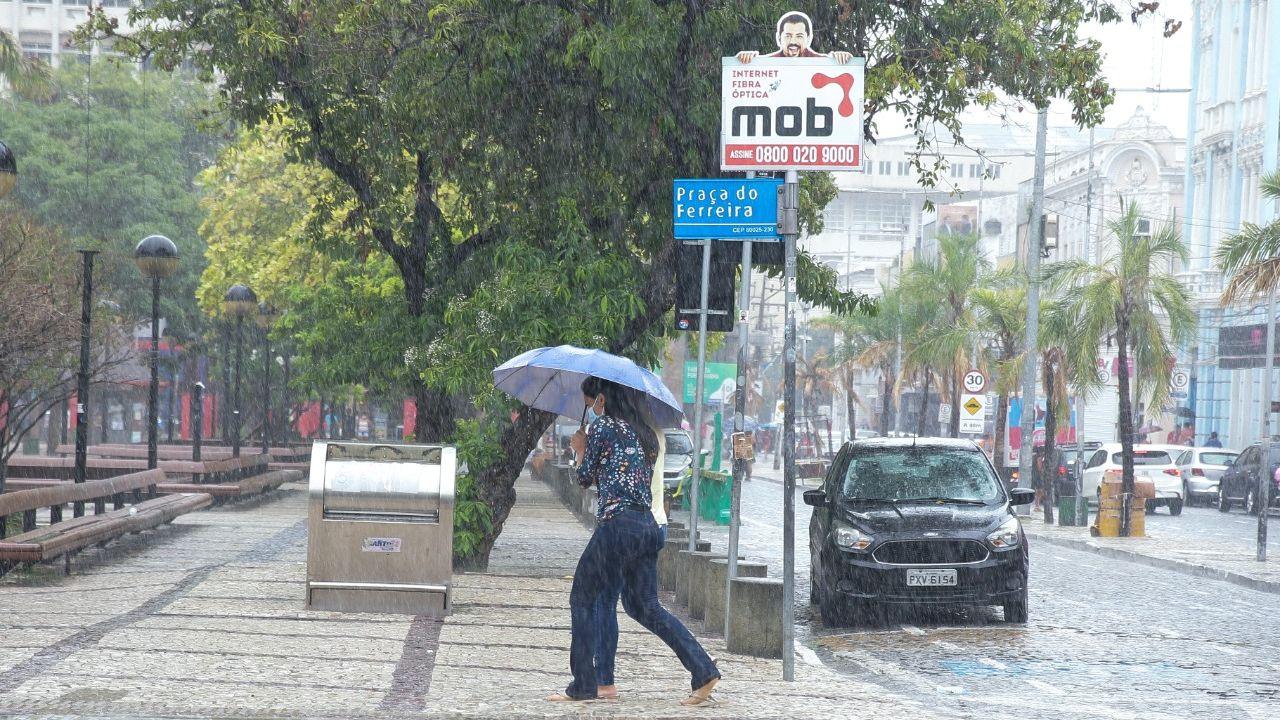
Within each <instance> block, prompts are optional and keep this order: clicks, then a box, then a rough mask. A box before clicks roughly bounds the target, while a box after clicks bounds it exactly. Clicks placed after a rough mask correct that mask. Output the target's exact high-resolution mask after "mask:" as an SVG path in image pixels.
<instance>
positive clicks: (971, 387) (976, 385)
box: [964, 370, 987, 395]
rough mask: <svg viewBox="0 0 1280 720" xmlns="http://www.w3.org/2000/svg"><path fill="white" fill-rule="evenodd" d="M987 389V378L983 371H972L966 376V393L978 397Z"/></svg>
mask: <svg viewBox="0 0 1280 720" xmlns="http://www.w3.org/2000/svg"><path fill="white" fill-rule="evenodd" d="M986 389H987V376H986V375H983V374H982V371H981V370H970V371H969V372H967V373H965V374H964V391H965V392H967V393H969V394H971V395H977V394H978V393H980V392H982V391H983V390H986Z"/></svg>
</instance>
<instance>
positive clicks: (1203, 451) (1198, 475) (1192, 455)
mask: <svg viewBox="0 0 1280 720" xmlns="http://www.w3.org/2000/svg"><path fill="white" fill-rule="evenodd" d="M1239 455H1240V453H1238V452H1236V451H1235V450H1226V449H1223V448H1214V447H1198V448H1188V449H1187V450H1186V451H1185V452H1183V453H1182V454H1181V455H1179V456H1178V460H1177V464H1178V470H1179V474H1181V475H1182V485H1183V487H1184V488H1185V491H1186V493H1187V501H1188V502H1195V501H1197V500H1199V501H1211V500H1213V499H1214V498H1217V497H1218V481H1219V480H1221V479H1222V473H1224V472H1226V471H1227V468H1228V467H1230V466H1231V464H1232V463H1234V462H1235V461H1236V457H1238V456H1239Z"/></svg>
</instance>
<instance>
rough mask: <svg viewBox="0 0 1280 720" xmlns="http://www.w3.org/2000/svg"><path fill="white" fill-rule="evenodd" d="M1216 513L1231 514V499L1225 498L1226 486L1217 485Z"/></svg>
mask: <svg viewBox="0 0 1280 720" xmlns="http://www.w3.org/2000/svg"><path fill="white" fill-rule="evenodd" d="M1218 512H1231V498H1229V497H1227V486H1226V485H1218Z"/></svg>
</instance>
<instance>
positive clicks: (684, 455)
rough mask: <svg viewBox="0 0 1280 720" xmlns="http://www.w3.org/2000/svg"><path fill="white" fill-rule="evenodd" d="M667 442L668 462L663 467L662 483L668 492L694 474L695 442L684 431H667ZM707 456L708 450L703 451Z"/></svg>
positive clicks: (665, 433)
mask: <svg viewBox="0 0 1280 720" xmlns="http://www.w3.org/2000/svg"><path fill="white" fill-rule="evenodd" d="M663 434H664V435H665V436H666V441H667V454H666V460H665V462H664V463H663V467H662V482H663V485H665V486H666V488H667V490H668V492H670V491H672V490H675V489H676V487H677V486H678V485H680V481H681V480H683V479H685V478H687V477H689V476H690V475H692V474H693V440H692V439H691V438H690V437H689V433H687V432H685V431H684V430H665V431H664V432H663ZM702 452H703V454H704V455H705V454H706V453H707V451H706V450H703V451H702Z"/></svg>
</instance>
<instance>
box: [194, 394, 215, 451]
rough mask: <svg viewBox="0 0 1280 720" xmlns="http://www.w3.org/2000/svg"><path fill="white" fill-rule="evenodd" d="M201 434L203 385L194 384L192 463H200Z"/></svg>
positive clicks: (202, 430)
mask: <svg viewBox="0 0 1280 720" xmlns="http://www.w3.org/2000/svg"><path fill="white" fill-rule="evenodd" d="M211 432H212V431H211ZM203 433H204V383H202V382H195V383H192V384H191V460H192V461H193V462H200V443H201V440H202V438H203Z"/></svg>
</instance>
